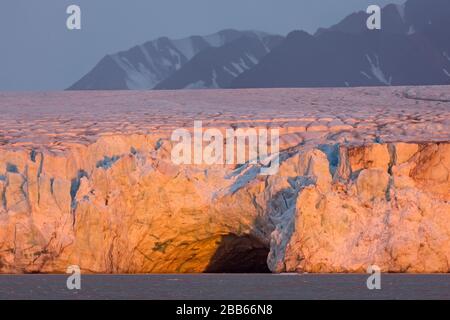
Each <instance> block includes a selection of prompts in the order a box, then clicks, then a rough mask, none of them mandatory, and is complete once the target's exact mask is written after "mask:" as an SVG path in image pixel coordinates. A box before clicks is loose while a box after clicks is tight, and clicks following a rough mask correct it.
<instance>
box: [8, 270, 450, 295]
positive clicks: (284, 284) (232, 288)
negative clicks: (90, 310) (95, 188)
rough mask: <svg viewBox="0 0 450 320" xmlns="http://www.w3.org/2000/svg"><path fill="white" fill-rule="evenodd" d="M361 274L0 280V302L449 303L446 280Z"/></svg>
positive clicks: (449, 280)
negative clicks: (375, 283) (374, 281)
mask: <svg viewBox="0 0 450 320" xmlns="http://www.w3.org/2000/svg"><path fill="white" fill-rule="evenodd" d="M367 277H368V276H367V275H340V274H338V275H314V274H307V275H303V274H302V275H272V274H201V275H83V276H82V278H81V290H78V291H77V290H75V291H70V290H68V289H67V287H66V279H67V277H66V276H65V275H0V299H193V300H197V299H200V300H202V299H231V300H240V299H250V300H252V299H269V300H276V299H450V275H406V274H386V275H382V278H381V286H382V288H381V290H368V289H367V286H366V280H367Z"/></svg>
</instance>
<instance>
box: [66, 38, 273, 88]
mask: <svg viewBox="0 0 450 320" xmlns="http://www.w3.org/2000/svg"><path fill="white" fill-rule="evenodd" d="M241 38H246V39H253V40H252V41H250V42H252V45H250V47H252V46H253V47H252V49H254V50H250V49H249V52H248V55H247V56H245V55H244V56H242V59H244V60H243V62H242V61H241V60H237V62H236V63H237V64H238V65H239V64H240V65H241V67H242V68H245V66H248V67H250V66H253V65H254V64H255V63H257V62H258V59H259V58H260V57H261V55H262V51H261V50H259V49H255V48H254V47H255V46H257V45H256V44H254V42H255V40H257V41H259V43H260V46H261V47H263V51H264V54H265V53H267V48H269V47H272V46H273V45H272V41H273V39H274V37H273V36H270V35H267V34H265V33H262V32H256V31H236V30H223V31H220V32H218V33H215V34H212V35H208V36H203V37H202V36H192V37H189V38H185V39H180V40H171V39H168V38H166V37H163V38H159V39H157V40H153V41H149V42H147V43H145V44H143V45H139V46H135V47H133V48H131V49H129V50H128V51H123V52H119V53H116V54H111V55H107V56H105V57H104V58H103V59H102V60H101V61H100V62H99V63H98V64H97V65H96V66H95V67H94V68H93V69H92V70H91V71H90V72H89V73H88V74H86V75H85V76H84V77H83V78H81V79H80V80H79V81H77V82H76V83H75V84H73V85H72V86H71V87H70V88H69V90H127V89H137V90H145V89H152V88H154V87H155V86H156V85H157V84H159V83H160V82H161V81H163V80H166V79H167V78H168V77H170V76H171V75H173V74H174V73H176V72H177V71H179V70H180V69H182V67H183V66H184V65H185V64H186V63H188V62H189V61H190V60H191V59H192V58H194V57H196V55H197V54H199V53H201V52H203V51H204V50H206V49H209V50H214V49H216V48H220V47H223V46H225V45H227V44H229V43H236V42H235V41H236V40H238V39H241ZM275 38H278V37H275ZM200 59H201V58H200ZM238 65H236V67H233V66H231V67H230V71H231V72H235V73H236V74H238V73H239V72H238V69H239V66H238ZM233 70H234V71H233ZM181 74H183V73H181ZM204 80H205V79H204ZM207 82H208V81H205V85H204V87H208V86H209V85H208V84H207ZM191 85H192V86H202V85H201V83H200V82H199V83H197V84H194V83H192V84H191Z"/></svg>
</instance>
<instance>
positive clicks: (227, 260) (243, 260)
mask: <svg viewBox="0 0 450 320" xmlns="http://www.w3.org/2000/svg"><path fill="white" fill-rule="evenodd" d="M268 255H269V247H268V245H267V244H264V243H263V242H262V241H261V240H259V239H257V238H255V237H253V236H249V235H246V236H237V235H235V234H228V235H224V236H222V237H221V238H220V240H219V247H218V249H217V251H216V252H215V253H214V256H213V257H212V258H211V261H210V263H209V265H208V267H207V269H206V270H205V272H206V273H270V270H269V268H268V266H267V256H268Z"/></svg>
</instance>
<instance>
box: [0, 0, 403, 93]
mask: <svg viewBox="0 0 450 320" xmlns="http://www.w3.org/2000/svg"><path fill="white" fill-rule="evenodd" d="M403 2H404V0H1V1H0V91H51V90H62V89H64V88H67V87H68V86H70V85H71V84H72V83H74V82H75V81H76V80H78V79H79V78H81V77H82V76H83V75H84V74H86V73H87V72H88V71H89V70H91V69H92V68H93V67H94V66H95V64H96V63H97V62H98V61H99V60H100V59H101V58H102V57H103V56H105V55H106V54H108V53H114V52H117V51H121V50H126V49H128V48H130V47H132V46H134V45H137V44H141V43H144V42H146V41H149V40H152V39H155V38H158V37H161V36H167V37H169V38H174V39H177V38H183V37H187V36H191V35H206V34H211V33H215V32H217V31H219V30H223V29H228V28H233V29H237V30H260V31H266V32H269V33H273V34H280V35H286V34H287V33H289V32H290V31H292V30H298V29H301V30H305V31H308V32H311V33H312V32H314V31H315V30H316V29H317V28H319V27H329V26H331V25H333V24H335V23H337V22H338V21H339V20H341V19H342V18H344V17H345V16H346V15H348V14H350V13H352V12H354V11H359V10H365V9H366V8H367V7H368V6H369V5H370V4H377V5H380V6H384V5H386V4H388V3H403ZM72 4H76V5H78V6H80V8H81V15H82V16H81V21H82V29H81V30H72V31H69V30H68V29H67V27H66V20H67V17H68V15H67V14H66V9H67V7H68V6H69V5H72Z"/></svg>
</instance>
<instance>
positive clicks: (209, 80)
mask: <svg viewBox="0 0 450 320" xmlns="http://www.w3.org/2000/svg"><path fill="white" fill-rule="evenodd" d="M282 40H283V37H281V36H272V35H267V34H263V33H249V34H247V35H244V36H242V37H240V38H237V39H236V40H234V41H231V42H229V43H227V44H225V45H223V46H221V47H210V48H207V49H205V50H203V51H201V52H200V53H199V54H197V55H196V56H195V57H194V58H192V59H191V60H190V61H188V62H187V63H186V64H185V65H184V66H183V67H181V68H180V69H179V70H178V71H176V72H175V73H174V74H172V75H171V76H169V77H168V78H167V79H166V80H163V81H162V82H161V83H159V84H158V85H157V86H156V87H155V89H198V88H228V87H229V86H230V84H231V82H232V81H233V80H234V79H235V78H236V77H237V76H238V75H240V74H241V73H243V72H245V71H247V70H250V69H251V68H253V67H254V66H256V65H257V64H258V63H259V61H260V60H261V59H262V58H263V57H264V56H265V55H267V54H268V53H269V52H270V51H271V50H272V49H273V48H274V47H276V46H278V45H279V44H280V43H281V41H282Z"/></svg>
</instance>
